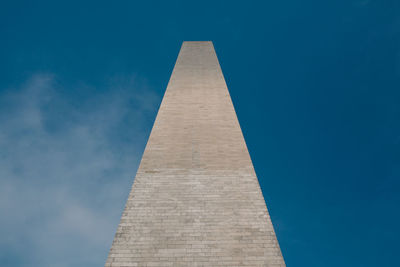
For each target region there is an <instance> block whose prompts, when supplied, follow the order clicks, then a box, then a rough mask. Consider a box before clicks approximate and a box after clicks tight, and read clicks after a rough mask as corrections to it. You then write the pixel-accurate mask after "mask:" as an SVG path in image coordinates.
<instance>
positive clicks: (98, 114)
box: [0, 74, 160, 266]
mask: <svg viewBox="0 0 400 267" xmlns="http://www.w3.org/2000/svg"><path fill="white" fill-rule="evenodd" d="M79 86H80V87H81V88H74V90H68V88H65V87H63V85H62V84H60V83H59V82H58V80H57V77H56V76H54V75H50V74H37V75H34V76H32V77H30V78H29V79H28V81H26V82H25V83H24V84H22V85H21V86H20V88H15V89H12V90H6V91H4V92H3V93H1V94H0V107H1V108H0V213H1V214H2V216H1V218H0V236H1V238H0V265H1V266H101V265H102V264H104V261H105V258H106V256H107V252H108V249H109V247H110V245H111V242H112V238H113V235H114V231H115V230H116V227H117V224H118V221H119V217H120V214H121V212H122V209H123V203H124V202H125V199H126V198H127V195H128V193H129V190H130V186H131V183H132V180H133V177H134V174H135V171H136V168H137V166H138V163H139V160H140V156H141V153H142V150H143V148H144V144H145V140H146V138H147V135H148V133H149V131H150V127H151V123H152V119H153V117H154V115H155V109H156V107H157V104H158V102H159V100H160V96H158V95H157V94H155V93H154V92H152V91H151V90H149V89H148V88H147V86H146V85H144V84H143V83H140V82H138V81H137V80H136V79H135V77H134V76H128V77H126V76H125V77H124V76H121V77H118V78H114V79H111V80H110V85H109V86H108V87H107V88H103V89H102V90H92V91H93V94H92V95H88V96H87V97H81V96H77V95H76V93H74V92H79V90H80V89H81V90H85V88H90V86H88V85H79ZM71 92H72V93H71ZM15 259H19V260H18V262H16V260H15Z"/></svg>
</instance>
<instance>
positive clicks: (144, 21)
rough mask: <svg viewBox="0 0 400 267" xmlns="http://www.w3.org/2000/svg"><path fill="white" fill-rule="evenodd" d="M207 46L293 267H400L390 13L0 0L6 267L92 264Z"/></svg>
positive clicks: (397, 80) (379, 5)
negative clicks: (161, 110) (170, 91)
mask: <svg viewBox="0 0 400 267" xmlns="http://www.w3.org/2000/svg"><path fill="white" fill-rule="evenodd" d="M184 40H212V41H213V42H214V46H215V48H216V51H217V54H218V57H219V60H220V63H221V66H222V69H223V72H224V75H225V78H226V81H227V84H228V87H229V89H230V93H231V96H232V100H233V102H234V105H235V108H236V111H237V114H238V118H239V121H240V123H241V126H242V129H243V132H244V136H245V138H246V141H247V145H248V148H249V151H250V154H251V156H252V159H253V162H254V165H255V169H256V172H257V174H258V178H259V180H260V184H261V187H262V190H263V193H264V195H265V198H266V201H267V204H268V207H269V210H270V213H271V216H272V221H273V223H274V226H275V228H276V232H277V235H278V239H279V242H280V245H281V248H282V252H283V255H284V258H285V260H286V263H287V266H296V267H337V266H341V267H373V266H380V267H393V266H400V258H399V257H398V253H399V251H400V245H399V240H400V230H399V225H400V212H399V205H400V104H399V103H400V90H399V88H400V2H399V1H397V0H336V1H310V0H302V1H300V0H296V1H295V0H284V1H216V0H214V1H2V2H1V3H0V214H1V216H0V265H1V266H4V267H6V266H45V267H47V266H49V267H50V266H56V267H58V266H102V265H103V264H104V262H105V259H106V257H107V253H108V249H109V247H110V245H111V242H112V239H113V235H114V233H115V230H116V227H117V224H118V222H119V217H120V215H121V212H122V209H123V207H124V203H125V200H126V198H127V196H128V192H129V190H130V186H131V183H132V180H133V177H134V175H135V172H136V168H137V167H138V163H139V160H140V157H141V154H142V152H143V150H144V146H145V143H146V140H147V138H148V136H149V133H150V130H151V126H152V123H153V121H154V119H155V116H156V112H157V109H158V106H159V104H160V102H161V98H162V95H163V93H164V91H165V88H166V85H167V82H168V79H169V76H170V74H171V71H172V68H173V65H174V63H175V60H176V57H177V54H178V52H179V49H180V45H181V42H182V41H184Z"/></svg>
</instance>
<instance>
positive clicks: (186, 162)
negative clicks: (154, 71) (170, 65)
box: [105, 42, 285, 267]
mask: <svg viewBox="0 0 400 267" xmlns="http://www.w3.org/2000/svg"><path fill="white" fill-rule="evenodd" d="M105 266H271V267H272V266H274V267H283V266H285V263H284V260H283V257H282V255H281V251H280V248H279V245H278V242H277V239H276V236H275V232H274V229H273V226H272V224H271V220H270V216H269V214H268V211H267V207H266V205H265V201H264V198H263V196H262V192H261V190H260V186H259V184H258V180H257V177H256V174H255V172H254V169H253V165H252V162H251V160H250V156H249V154H248V151H247V147H246V144H245V141H244V138H243V135H242V132H241V130H240V126H239V123H238V120H237V117H236V114H235V111H234V108H233V105H232V102H231V99H230V96H229V92H228V89H227V87H226V84H225V80H224V77H223V75H222V71H221V69H220V66H219V63H218V59H217V57H216V54H215V52H214V48H213V45H212V43H211V42H184V43H183V45H182V48H181V51H180V53H179V57H178V60H177V62H176V65H175V68H174V71H173V73H172V76H171V79H170V82H169V84H168V87H167V90H166V93H165V96H164V99H163V101H162V104H161V107H160V110H159V112H158V115H157V118H156V121H155V123H154V127H153V129H152V132H151V135H150V138H149V141H148V143H147V146H146V149H145V152H144V154H143V158H142V161H141V163H140V167H139V169H138V172H137V174H136V178H135V180H134V183H133V186H132V191H131V193H130V195H129V198H128V200H127V203H126V207H125V210H124V212H123V215H122V218H121V222H120V224H119V227H118V230H117V233H116V235H115V238H114V242H113V244H112V247H111V250H110V253H109V255H108V259H107V262H106V264H105Z"/></svg>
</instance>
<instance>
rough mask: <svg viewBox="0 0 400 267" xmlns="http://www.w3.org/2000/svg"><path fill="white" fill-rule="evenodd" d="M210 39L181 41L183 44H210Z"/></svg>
mask: <svg viewBox="0 0 400 267" xmlns="http://www.w3.org/2000/svg"><path fill="white" fill-rule="evenodd" d="M212 43H213V42H212V41H183V43H182V44H183V45H191V44H197V45H199V44H212Z"/></svg>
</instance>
